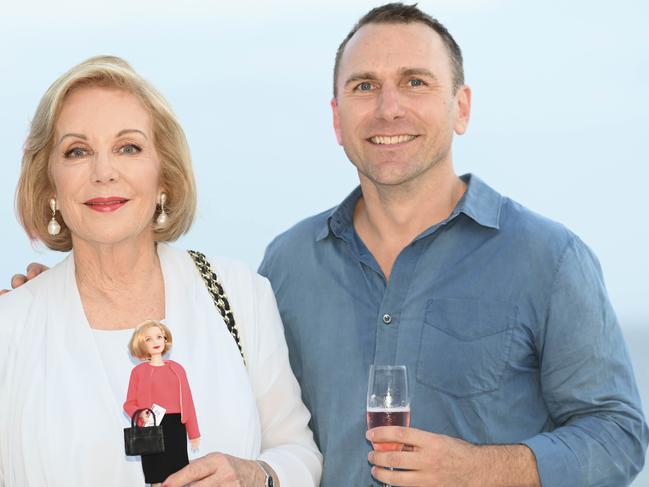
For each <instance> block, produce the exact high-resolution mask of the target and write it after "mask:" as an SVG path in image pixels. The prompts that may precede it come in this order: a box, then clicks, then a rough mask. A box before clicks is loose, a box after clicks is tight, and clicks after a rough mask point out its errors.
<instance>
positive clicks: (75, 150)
mask: <svg viewBox="0 0 649 487" xmlns="http://www.w3.org/2000/svg"><path fill="white" fill-rule="evenodd" d="M87 154H88V151H87V150H86V149H84V148H82V147H72V148H71V149H68V150H67V151H65V153H64V154H63V155H64V156H65V158H66V159H79V158H80V157H84V156H86V155H87Z"/></svg>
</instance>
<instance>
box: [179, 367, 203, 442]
mask: <svg viewBox="0 0 649 487" xmlns="http://www.w3.org/2000/svg"><path fill="white" fill-rule="evenodd" d="M181 378H182V388H183V389H182V401H183V409H184V415H185V419H186V422H185V427H186V428H187V436H188V437H189V439H190V440H192V441H193V440H198V439H200V436H201V432H200V430H199V429H198V418H197V417H196V409H195V408H194V399H193V398H192V390H191V388H190V387H189V381H188V380H187V374H186V373H185V369H182V374H181ZM192 448H194V446H193V444H192Z"/></svg>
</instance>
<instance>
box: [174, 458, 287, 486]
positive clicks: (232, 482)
mask: <svg viewBox="0 0 649 487" xmlns="http://www.w3.org/2000/svg"><path fill="white" fill-rule="evenodd" d="M265 480H266V474H264V471H263V470H262V468H261V467H260V466H259V464H257V462H255V461H254V460H244V459H242V458H238V457H233V456H232V455H226V454H225V453H210V454H208V455H205V456H204V457H201V458H198V459H196V460H194V461H192V462H191V463H190V464H189V465H187V466H186V467H185V468H183V469H182V470H179V471H178V472H176V473H175V474H173V475H170V476H169V477H168V478H167V480H165V481H164V482H163V483H162V485H163V487H182V486H184V485H188V484H190V483H192V482H197V481H202V482H201V483H200V485H201V486H202V487H203V486H204V487H212V486H213V487H261V486H263V485H264V481H265ZM273 480H275V485H276V486H279V481H278V480H277V478H276V475H275V474H274V473H273Z"/></svg>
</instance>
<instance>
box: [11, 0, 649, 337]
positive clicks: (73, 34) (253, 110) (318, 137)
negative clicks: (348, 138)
mask: <svg viewBox="0 0 649 487" xmlns="http://www.w3.org/2000/svg"><path fill="white" fill-rule="evenodd" d="M374 5H376V3H375V2H367V1H342V0H335V1H331V0H330V1H313V2H298V1H278V2H272V1H271V2H261V1H258V2H254V1H248V2H237V3H236V6H235V5H234V4H233V5H228V6H226V5H224V3H223V2H205V1H193V2H192V1H190V2H171V1H153V0H145V1H140V2H126V1H124V0H119V1H116V2H111V4H110V5H102V6H100V4H99V2H96V5H94V6H93V2H89V1H87V0H71V1H67V2H66V1H63V2H44V1H43V2H35V1H26V2H20V4H18V3H17V2H16V3H14V5H3V12H2V17H1V18H0V59H1V60H2V64H1V66H2V67H1V68H0V69H1V71H2V77H1V79H2V90H0V107H2V108H1V110H0V142H1V146H2V147H3V148H4V149H5V150H4V152H3V155H2V159H1V161H2V168H3V177H2V178H1V180H0V202H1V203H2V204H0V222H2V228H3V230H2V232H3V234H4V239H3V244H2V246H3V247H2V248H3V250H4V252H3V254H2V256H1V257H0V282H4V283H6V282H7V281H8V279H9V277H10V275H11V274H13V273H14V272H16V271H19V270H21V269H22V267H23V265H24V264H25V263H27V262H28V261H31V260H34V259H36V260H40V261H43V262H47V263H50V264H51V263H54V262H56V261H58V260H59V259H60V258H61V257H62V256H61V254H57V253H50V252H44V251H42V250H38V249H33V248H32V247H30V245H29V243H28V242H27V239H26V237H25V235H24V233H23V232H22V230H21V229H20V227H19V226H18V224H17V222H16V219H15V216H14V210H13V194H14V189H15V183H16V181H17V177H18V170H19V162H20V152H21V144H22V142H23V140H24V137H25V134H26V131H27V128H28V123H29V120H30V118H31V116H32V115H33V111H34V109H35V106H36V104H37V103H38V100H39V99H40V96H41V95H42V93H43V92H44V91H45V89H46V88H47V86H48V85H49V84H50V83H51V82H52V81H53V80H54V79H55V78H56V77H57V76H58V75H60V74H61V73H62V72H63V71H65V70H66V69H68V68H69V67H70V66H72V65H73V64H75V63H77V62H79V61H81V60H83V59H85V58H87V57H89V56H92V55H96V54H100V53H106V54H108V53H110V54H116V55H119V56H122V57H124V58H126V59H127V60H128V61H129V62H131V63H132V64H133V66H134V67H135V68H136V69H137V70H138V71H139V72H140V73H142V74H143V75H144V76H145V77H147V78H148V79H150V80H151V81H152V82H153V83H154V84H155V85H156V86H157V87H158V88H159V89H160V90H161V91H162V93H163V94H164V95H165V96H166V97H167V98H168V99H169V101H170V102H171V104H172V106H173V107H174V108H175V110H176V112H177V114H178V115H179V118H180V119H181V121H182V123H183V125H184V127H185V129H186V132H187V135H188V138H189V140H190V144H191V147H192V152H193V157H194V163H195V170H196V174H197V177H198V181H199V213H198V219H197V221H196V224H195V226H194V228H193V229H192V231H191V233H190V234H189V235H188V236H186V237H184V238H183V239H182V240H181V242H180V243H179V244H180V245H182V246H188V247H196V248H199V249H203V250H205V251H207V252H209V253H212V254H223V255H227V256H231V257H236V258H239V259H241V260H244V261H246V262H248V263H249V264H250V265H251V266H253V267H256V265H257V264H258V262H259V260H260V258H261V256H262V254H263V250H264V247H265V245H266V244H267V243H268V241H269V240H270V239H271V238H272V237H273V236H274V235H275V234H277V233H278V232H280V231H282V230H283V229H286V228H287V227H289V226H290V225H292V224H293V223H294V222H296V221H297V220H299V219H301V218H303V217H306V216H308V215H310V214H312V213H315V212H319V211H321V210H323V209H325V208H328V207H330V206H332V205H334V204H336V203H337V202H338V201H339V200H340V199H341V198H342V197H343V196H344V195H346V194H347V193H348V192H349V191H350V190H351V189H352V188H353V186H354V185H355V184H356V175H355V172H354V171H353V169H352V167H351V165H350V164H349V163H348V162H347V160H346V158H345V156H344V153H343V152H342V150H341V149H340V148H339V147H338V146H337V145H336V143H335V138H334V136H333V131H332V129H331V116H330V111H329V106H328V102H329V99H330V96H331V67H332V61H333V56H334V52H335V49H336V47H337V45H338V43H339V42H340V40H341V39H342V38H343V37H344V35H345V34H346V32H347V30H348V29H349V28H350V27H351V25H352V24H353V23H354V22H355V20H356V19H357V18H358V17H359V16H360V15H362V14H363V13H364V12H365V11H366V10H367V9H368V8H370V7H372V6H374ZM420 6H421V7H422V8H423V9H424V10H426V11H428V12H429V13H431V14H433V15H434V16H437V17H438V18H439V19H440V20H441V21H442V22H444V23H445V24H446V25H447V26H448V28H449V29H450V30H451V32H452V33H453V34H454V36H455V37H456V39H457V41H458V42H459V44H460V45H461V47H462V49H463V51H464V55H465V65H466V75H467V76H466V77H467V81H468V83H469V85H471V87H472V88H473V117H472V121H471V125H470V127H469V131H468V133H467V134H466V135H465V136H463V137H461V138H459V139H457V140H456V145H455V162H456V166H457V168H458V172H466V171H472V172H475V173H477V174H478V175H479V176H481V177H482V178H483V179H485V180H486V181H487V182H489V183H490V184H491V185H493V186H494V187H496V188H497V189H498V190H500V191H501V192H502V193H504V194H506V195H508V196H511V197H512V198H514V199H516V200H518V201H520V202H521V203H523V204H525V205H527V206H528V207H530V208H532V209H533V210H536V211H538V212H540V213H543V214H545V215H547V216H549V217H551V218H554V219H556V220H559V221H561V222H563V223H565V224H566V225H567V226H569V227H570V228H571V229H573V230H574V231H575V232H576V233H577V234H579V235H580V236H581V237H582V238H583V239H584V240H585V241H586V242H587V243H588V244H589V245H590V246H591V247H593V249H594V250H595V252H596V253H597V254H598V255H599V257H600V259H601V262H602V266H603V268H604V272H605V276H606V280H607V283H608V286H609V290H610V294H611V297H612V299H613V302H614V304H615V306H616V309H617V310H618V314H619V315H620V318H621V321H622V326H624V327H629V326H640V325H643V326H645V327H648V328H649V305H648V304H647V302H648V301H649V279H647V274H649V272H648V271H649V257H648V255H647V250H646V249H648V248H649V225H647V224H646V222H645V220H646V213H647V210H648V209H649V197H648V191H647V190H646V189H645V188H644V183H645V182H646V180H647V177H648V176H649V169H648V163H649V157H647V153H648V149H649V147H648V145H649V144H648V142H647V140H648V137H647V133H648V129H649V95H648V94H647V87H648V86H649V34H648V33H647V29H646V26H645V22H646V20H647V19H649V8H648V7H647V2H640V1H631V0H622V1H617V2H615V3H611V2H593V1H570V2H560V1H550V2H522V1H505V0H500V1H497V0H493V1H490V0H479V1H470V0H461V1H457V0H455V1H451V0H445V1H439V2H435V1H423V2H420ZM3 285H4V286H6V284H3Z"/></svg>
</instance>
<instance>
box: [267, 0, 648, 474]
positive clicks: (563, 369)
mask: <svg viewBox="0 0 649 487" xmlns="http://www.w3.org/2000/svg"><path fill="white" fill-rule="evenodd" d="M331 106H332V110H333V117H334V128H335V131H336V136H337V138H338V142H339V143H340V144H341V145H342V146H343V148H344V150H345V153H346V154H347V156H348V158H349V159H350V161H351V162H352V163H353V164H354V165H355V166H356V168H357V171H358V175H359V178H360V188H357V189H356V190H354V191H353V192H352V193H351V194H350V195H349V197H347V199H345V200H344V201H343V202H342V203H341V204H340V205H339V206H337V207H336V208H334V209H332V210H329V211H326V212H324V213H321V214H319V215H316V216H314V217H312V218H309V219H307V220H304V221H302V222H300V223H298V224H297V225H296V226H295V227H293V228H292V229H290V230H289V231H287V232H286V233H284V234H282V235H280V236H279V237H277V238H276V239H275V240H274V241H273V242H272V243H271V244H270V245H269V247H268V249H267V252H266V255H265V258H264V261H263V263H262V265H261V267H260V273H261V274H264V275H266V276H268V277H269V279H270V280H271V282H272V285H273V289H274V290H275V293H276V295H277V299H278V303H279V308H280V313H281V314H282V319H283V321H284V325H285V329H286V338H287V341H288V344H289V348H290V351H291V364H292V366H293V368H294V371H295V374H296V376H297V378H298V380H299V381H300V383H301V386H302V394H303V398H304V401H305V403H306V405H307V407H309V409H310V410H311V412H312V414H313V419H312V428H313V430H314V433H315V436H316V441H317V442H318V444H319V446H320V448H321V450H322V452H323V454H324V458H325V460H324V462H325V463H324V474H323V480H322V485H323V486H343V485H345V486H363V487H365V486H366V485H374V484H372V482H373V480H372V476H373V477H374V478H375V479H376V480H378V481H380V482H383V483H387V484H390V485H394V486H401V485H403V486H415V485H416V486H424V485H425V486H429V485H430V486H438V485H439V486H442V485H444V486H446V485H452V486H464V485H466V486H470V485H475V486H488V485H494V486H508V485H511V486H513V485H516V486H527V485H530V486H533V485H541V484H542V485H544V486H570V487H574V486H595V485H597V486H614V485H615V486H619V485H627V484H628V483H629V482H630V481H631V480H632V479H633V478H634V477H635V475H636V474H637V472H638V471H639V470H640V468H641V467H642V464H643V461H644V452H645V448H646V445H647V441H648V433H647V427H646V424H645V423H644V420H643V415H642V412H641V408H640V401H639V398H638V393H637V388H636V385H635V380H634V378H633V373H632V370H631V365H630V362H629V358H628V355H627V352H626V349H625V345H624V343H623V339H622V336H621V333H620V330H619V328H618V325H617V323H616V318H615V315H614V312H613V310H612V309H611V306H610V304H609V301H608V298H607V296H606V291H605V288H604V285H603V282H602V276H601V271H600V268H599V264H598V263H597V260H596V258H595V256H594V255H593V254H592V253H591V251H590V250H589V249H588V248H587V247H586V246H585V245H584V244H583V243H582V242H581V241H580V240H579V239H578V238H577V237H576V236H575V235H574V234H572V233H570V232H569V231H568V230H566V229H565V228H564V227H562V226H561V225H559V224H557V223H554V222H551V221H549V220H546V219H544V218H542V217H540V216H538V215H535V214H533V213H532V212H530V211H528V210H527V209H525V208H523V207H521V206H520V205H518V204H516V203H515V202H513V201H511V200H509V199H507V198H504V197H502V196H501V195H499V194H498V193H497V192H496V191H494V190H493V189H491V188H490V187H489V186H487V185H486V184H485V183H483V182H482V181H480V180H479V179H478V178H477V177H475V176H470V175H467V176H463V177H461V178H458V177H457V176H456V175H455V172H454V169H453V160H452V150H451V146H452V138H453V135H454V133H455V134H458V135H460V134H463V133H464V131H465V130H466V127H467V124H468V121H469V114H470V106H471V92H470V90H469V88H468V87H467V86H466V85H465V84H464V79H463V72H462V56H461V52H460V49H459V47H458V46H457V44H456V43H455V41H454V40H453V38H452V37H451V35H450V34H449V33H448V31H447V30H446V29H445V28H444V27H443V26H442V25H441V24H439V22H437V21H436V20H434V19H432V18H431V17H429V16H428V15H426V14H424V13H423V12H421V11H420V10H419V9H417V8H416V6H404V5H402V4H388V5H384V6H382V7H379V8H377V9H374V10H372V11H370V12H369V13H368V14H367V15H365V16H364V17H363V18H362V19H361V20H360V21H359V22H358V24H357V25H356V26H355V27H354V28H353V29H352V31H351V32H350V33H349V35H348V36H347V38H346V39H345V40H344V41H343V43H342V44H341V46H340V48H339V49H338V53H337V56H336V65H335V68H334V98H333V100H332V102H331ZM372 363H376V364H406V365H407V367H408V372H409V373H410V386H411V389H412V401H411V408H412V422H411V426H412V428H399V427H384V428H376V429H374V430H371V431H370V432H368V434H367V439H368V440H371V441H372V442H375V443H376V442H399V443H402V444H404V445H407V448H406V450H407V451H403V452H378V451H377V452H372V453H369V452H370V450H371V446H370V444H369V443H368V442H367V441H366V437H365V429H366V426H365V415H364V407H365V393H366V384H367V377H368V368H369V365H370V364H372ZM366 453H369V457H368V460H369V462H367V461H365V460H366V459H365V454H366ZM372 466H373V467H372ZM370 467H372V469H371V475H370ZM388 467H396V468H397V469H398V470H389V469H388Z"/></svg>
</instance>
